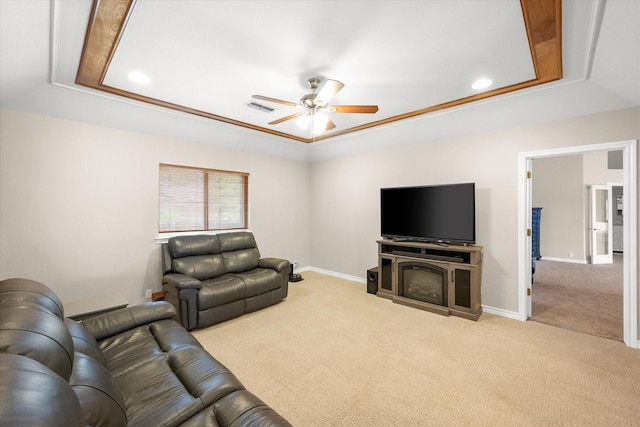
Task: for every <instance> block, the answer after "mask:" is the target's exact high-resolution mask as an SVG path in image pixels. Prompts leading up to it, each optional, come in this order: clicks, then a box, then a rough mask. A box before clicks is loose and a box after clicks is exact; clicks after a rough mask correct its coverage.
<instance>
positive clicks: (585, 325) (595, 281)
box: [531, 254, 623, 341]
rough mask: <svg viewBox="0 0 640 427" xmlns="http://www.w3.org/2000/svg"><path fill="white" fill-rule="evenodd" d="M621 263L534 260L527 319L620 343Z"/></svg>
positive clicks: (616, 257)
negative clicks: (575, 262)
mask: <svg viewBox="0 0 640 427" xmlns="http://www.w3.org/2000/svg"><path fill="white" fill-rule="evenodd" d="M622 263H623V256H622V255H621V254H616V255H614V263H613V264H598V265H592V264H572V263H566V262H559V261H550V260H545V259H544V258H542V259H541V260H539V261H536V274H535V275H534V283H533V299H532V307H531V320H535V321H537V322H542V323H546V324H549V325H553V326H558V327H561V328H566V329H571V330H573V331H578V332H584V333H587V334H593V335H597V336H601V337H605V338H611V339H614V340H618V341H622V340H623V265H622Z"/></svg>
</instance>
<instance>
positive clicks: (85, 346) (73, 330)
mask: <svg viewBox="0 0 640 427" xmlns="http://www.w3.org/2000/svg"><path fill="white" fill-rule="evenodd" d="M64 324H65V325H66V327H67V329H68V330H69V333H70V334H71V339H73V349H74V350H75V352H76V353H82V354H84V355H87V356H89V357H92V358H93V359H95V360H96V361H98V362H99V363H100V364H102V365H106V361H105V360H104V356H103V355H102V352H101V351H100V348H99V347H98V342H97V341H96V338H95V337H94V336H93V335H92V334H91V332H89V331H88V330H87V328H85V327H84V326H82V325H81V324H80V323H78V322H76V321H75V320H71V319H64Z"/></svg>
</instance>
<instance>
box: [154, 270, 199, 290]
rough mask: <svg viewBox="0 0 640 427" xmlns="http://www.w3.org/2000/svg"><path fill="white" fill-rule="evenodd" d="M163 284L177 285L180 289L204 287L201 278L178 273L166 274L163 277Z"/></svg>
mask: <svg viewBox="0 0 640 427" xmlns="http://www.w3.org/2000/svg"><path fill="white" fill-rule="evenodd" d="M162 284H163V285H169V286H172V287H175V288H177V289H178V290H182V289H200V288H201V287H202V282H201V281H200V280H198V279H195V278H193V277H189V276H185V275H184V274H178V273H169V274H165V275H164V277H163V278H162Z"/></svg>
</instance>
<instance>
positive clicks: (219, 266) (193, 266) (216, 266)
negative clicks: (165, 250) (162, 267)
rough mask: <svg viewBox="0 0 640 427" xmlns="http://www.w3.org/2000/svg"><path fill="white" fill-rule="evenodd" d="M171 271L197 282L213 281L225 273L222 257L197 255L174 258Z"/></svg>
mask: <svg viewBox="0 0 640 427" xmlns="http://www.w3.org/2000/svg"><path fill="white" fill-rule="evenodd" d="M171 269H172V270H173V271H174V272H176V273H180V274H184V275H185V276H190V277H195V278H196V279H198V280H206V279H213V278H214V277H218V276H221V275H223V274H224V273H225V264H224V261H223V259H222V255H220V254H218V255H197V256H189V257H184V258H176V259H174V260H173V261H172V262H171Z"/></svg>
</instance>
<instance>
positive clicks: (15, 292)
mask: <svg viewBox="0 0 640 427" xmlns="http://www.w3.org/2000/svg"><path fill="white" fill-rule="evenodd" d="M12 299H13V300H19V301H30V302H34V303H36V304H39V305H41V306H43V307H46V308H47V309H48V310H49V311H51V312H52V313H53V314H55V315H56V316H58V318H60V319H62V318H63V317H64V306H63V305H62V301H60V298H58V296H57V295H56V294H55V293H53V291H52V290H51V289H49V288H48V287H47V286H45V285H43V284H42V283H40V282H36V281H35V280H31V279H21V278H13V279H5V280H2V281H0V301H6V300H12Z"/></svg>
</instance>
